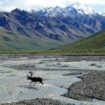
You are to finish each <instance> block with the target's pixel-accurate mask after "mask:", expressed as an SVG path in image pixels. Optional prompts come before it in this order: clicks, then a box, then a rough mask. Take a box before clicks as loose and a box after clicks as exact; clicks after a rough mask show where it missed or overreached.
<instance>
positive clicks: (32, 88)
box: [19, 85, 39, 90]
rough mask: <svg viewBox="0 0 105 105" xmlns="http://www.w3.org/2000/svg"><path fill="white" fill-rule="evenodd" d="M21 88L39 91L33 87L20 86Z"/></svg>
mask: <svg viewBox="0 0 105 105" xmlns="http://www.w3.org/2000/svg"><path fill="white" fill-rule="evenodd" d="M19 87H21V88H26V89H31V90H39V89H38V88H36V87H34V86H32V85H20V86H19Z"/></svg>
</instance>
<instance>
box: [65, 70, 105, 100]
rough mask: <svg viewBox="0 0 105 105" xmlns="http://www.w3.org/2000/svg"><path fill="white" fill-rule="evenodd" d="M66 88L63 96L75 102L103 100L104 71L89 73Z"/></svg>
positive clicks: (104, 95)
mask: <svg viewBox="0 0 105 105" xmlns="http://www.w3.org/2000/svg"><path fill="white" fill-rule="evenodd" d="M80 78H81V79H82V81H80V82H77V83H74V84H73V85H72V86H70V87H69V88H68V92H67V93H66V94H64V96H66V97H69V98H73V99H77V100H91V99H99V100H105V71H91V72H89V73H88V74H85V75H83V76H82V77H80Z"/></svg>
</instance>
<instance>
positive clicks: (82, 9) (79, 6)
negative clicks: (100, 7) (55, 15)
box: [70, 2, 96, 15]
mask: <svg viewBox="0 0 105 105" xmlns="http://www.w3.org/2000/svg"><path fill="white" fill-rule="evenodd" d="M70 7H71V8H75V9H76V10H77V11H78V12H79V13H80V14H86V15H87V14H88V15H89V14H90V15H91V14H92V15H94V14H96V11H95V10H94V9H93V8H91V7H89V6H88V5H86V4H83V3H78V2H76V3H73V4H71V5H70Z"/></svg>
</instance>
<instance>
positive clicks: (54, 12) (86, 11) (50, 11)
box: [42, 3, 99, 17]
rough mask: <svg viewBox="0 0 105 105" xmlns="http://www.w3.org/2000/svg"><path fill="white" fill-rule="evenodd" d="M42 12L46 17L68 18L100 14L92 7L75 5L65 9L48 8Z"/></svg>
mask: <svg viewBox="0 0 105 105" xmlns="http://www.w3.org/2000/svg"><path fill="white" fill-rule="evenodd" d="M42 12H43V13H45V15H46V16H51V17H56V16H58V15H62V16H68V15H72V16H75V15H96V14H99V13H98V12H96V11H95V10H94V9H92V8H91V7H89V6H87V5H86V4H80V3H73V4H71V5H69V6H67V7H65V8H62V7H58V6H56V7H48V8H45V9H42Z"/></svg>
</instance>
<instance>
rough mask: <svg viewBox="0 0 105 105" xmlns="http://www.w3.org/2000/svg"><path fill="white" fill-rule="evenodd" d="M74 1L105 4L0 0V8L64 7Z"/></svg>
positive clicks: (94, 0) (101, 0) (99, 0)
mask: <svg viewBox="0 0 105 105" xmlns="http://www.w3.org/2000/svg"><path fill="white" fill-rule="evenodd" d="M74 2H80V3H85V4H88V5H90V6H93V7H98V6H99V7H101V6H103V7H104V5H105V0H0V10H4V11H10V10H12V9H14V8H20V9H25V10H30V9H33V8H35V7H40V6H42V7H51V6H52V7H54V6H61V7H64V6H66V5H69V4H71V3H74Z"/></svg>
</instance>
